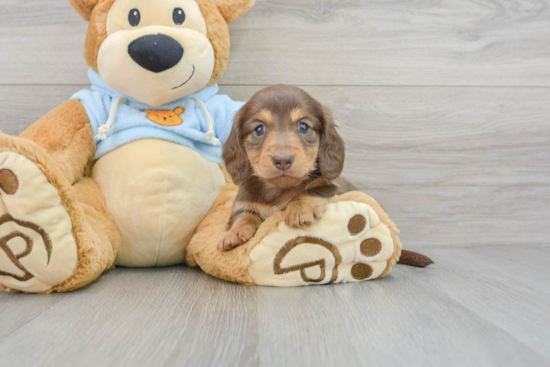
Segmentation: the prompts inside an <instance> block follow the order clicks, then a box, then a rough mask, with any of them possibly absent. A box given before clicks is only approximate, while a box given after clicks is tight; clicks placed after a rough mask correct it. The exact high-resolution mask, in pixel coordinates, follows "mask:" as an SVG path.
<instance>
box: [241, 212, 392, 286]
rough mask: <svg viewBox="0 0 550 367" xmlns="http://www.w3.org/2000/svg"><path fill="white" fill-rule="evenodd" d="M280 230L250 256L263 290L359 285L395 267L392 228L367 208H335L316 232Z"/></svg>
mask: <svg viewBox="0 0 550 367" xmlns="http://www.w3.org/2000/svg"><path fill="white" fill-rule="evenodd" d="M278 229H279V231H278V232H275V233H272V234H270V235H268V236H267V237H266V238H264V239H263V240H262V241H261V242H260V243H259V244H258V245H256V247H254V249H253V250H252V252H251V253H250V259H251V262H250V266H249V273H250V275H251V276H252V278H253V279H254V282H255V283H256V284H258V285H269V286H278V287H284V286H288V287H290V286H303V285H312V284H328V283H347V282H357V281H361V280H370V279H376V278H378V277H380V276H381V275H383V274H385V273H384V271H385V270H386V269H387V268H388V266H390V267H391V265H393V264H389V262H390V259H391V258H393V255H394V251H395V250H396V246H395V244H394V241H393V239H392V236H391V232H390V229H389V228H388V227H387V226H386V225H385V224H384V223H382V222H381V221H380V218H379V217H378V215H377V213H376V212H375V211H374V210H373V209H372V208H371V207H370V206H369V205H367V204H364V203H359V202H353V201H341V202H337V203H331V204H328V205H327V208H326V212H325V214H324V215H323V217H322V218H321V220H320V221H319V222H316V223H315V224H313V225H312V226H310V227H307V228H303V229H294V228H290V227H288V226H286V225H285V224H284V222H283V223H280V224H279V228H278ZM397 250H400V248H398V249H397Z"/></svg>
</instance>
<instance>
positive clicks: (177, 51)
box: [128, 34, 183, 73]
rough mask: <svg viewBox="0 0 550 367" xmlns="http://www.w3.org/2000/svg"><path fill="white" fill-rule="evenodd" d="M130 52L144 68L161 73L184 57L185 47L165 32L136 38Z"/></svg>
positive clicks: (129, 48) (129, 49)
mask: <svg viewBox="0 0 550 367" xmlns="http://www.w3.org/2000/svg"><path fill="white" fill-rule="evenodd" d="M128 54H129V55H130V57H131V58H132V59H133V60H134V61H135V62H136V63H137V64H138V65H139V66H141V67H142V68H144V69H146V70H149V71H152V72H153V73H161V72H163V71H166V70H168V69H170V68H173V67H174V66H176V65H177V64H178V63H179V62H180V61H181V59H182V58H183V47H182V46H181V45H180V43H179V42H178V41H176V40H175V39H173V38H172V37H169V36H166V35H164V34H154V35H153V34H151V35H148V36H143V37H140V38H138V39H136V40H134V41H133V42H132V43H130V45H129V46H128Z"/></svg>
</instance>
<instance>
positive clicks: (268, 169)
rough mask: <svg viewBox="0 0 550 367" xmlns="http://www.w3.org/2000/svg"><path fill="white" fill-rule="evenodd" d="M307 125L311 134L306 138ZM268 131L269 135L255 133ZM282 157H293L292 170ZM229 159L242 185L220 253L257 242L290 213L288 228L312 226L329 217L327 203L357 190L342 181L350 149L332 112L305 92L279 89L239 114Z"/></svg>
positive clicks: (254, 99) (266, 91)
mask: <svg viewBox="0 0 550 367" xmlns="http://www.w3.org/2000/svg"><path fill="white" fill-rule="evenodd" d="M300 123H305V124H307V126H309V128H310V131H309V132H307V133H305V134H303V133H300V131H299V129H298V126H299V124H300ZM258 126H265V134H264V135H262V136H257V135H256V134H255V133H254V131H255V129H257V128H258ZM277 157H291V159H292V161H293V163H292V166H291V167H290V168H288V169H286V170H281V169H280V168H277V167H276V163H275V162H276V160H277ZM223 158H224V160H225V163H226V165H227V169H228V172H229V173H230V174H231V176H232V177H233V180H234V181H235V182H236V183H238V184H240V189H239V193H238V195H237V199H236V201H235V205H234V207H233V214H232V216H231V218H230V220H229V225H228V227H229V230H228V232H227V234H226V236H225V237H224V239H223V240H222V241H221V242H220V249H222V250H230V249H232V248H235V247H237V246H239V245H242V244H243V243H245V242H247V241H248V240H249V239H250V238H252V237H253V235H254V232H255V230H251V228H254V229H257V228H258V227H259V225H260V224H261V223H262V221H264V220H265V219H266V218H268V217H270V216H271V215H273V214H274V213H276V212H277V211H280V210H285V209H286V213H285V223H286V224H287V225H288V226H291V227H294V228H300V227H303V226H308V225H310V224H312V223H313V222H315V221H317V220H318V219H319V218H321V216H322V215H323V213H324V211H325V206H326V203H327V200H326V198H329V197H331V196H334V195H336V194H341V193H344V192H346V191H349V190H351V189H353V186H351V184H349V182H347V181H345V180H344V179H342V178H340V177H339V176H340V173H341V172H342V169H343V167H344V159H345V145H344V141H343V140H342V138H341V137H340V135H339V134H338V132H337V131H336V124H335V123H334V120H333V118H332V115H331V114H330V111H329V110H328V109H327V108H325V107H323V106H322V105H321V104H320V103H319V102H317V101H316V100H314V99H313V98H312V97H311V96H310V95H309V94H307V93H306V92H304V91H303V90H301V89H299V88H295V87H291V86H286V85H277V86H274V87H270V88H267V89H264V90H262V91H260V92H258V93H257V94H256V95H255V96H253V97H252V99H251V100H250V101H249V102H248V103H247V104H246V105H245V106H244V107H243V108H242V109H241V111H239V113H238V114H237V116H236V118H235V121H234V125H233V130H232V132H231V134H230V137H229V139H228V141H227V142H226V144H225V146H224V151H223Z"/></svg>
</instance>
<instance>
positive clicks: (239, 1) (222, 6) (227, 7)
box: [216, 0, 256, 23]
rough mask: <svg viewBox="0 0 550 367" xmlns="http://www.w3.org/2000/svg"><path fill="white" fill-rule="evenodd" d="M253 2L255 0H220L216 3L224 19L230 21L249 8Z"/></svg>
mask: <svg viewBox="0 0 550 367" xmlns="http://www.w3.org/2000/svg"><path fill="white" fill-rule="evenodd" d="M255 2H256V0H221V1H217V4H216V5H217V6H218V9H219V11H220V13H221V15H222V16H223V18H224V19H225V21H226V22H227V23H231V22H233V21H234V20H235V19H238V18H240V17H241V16H242V15H244V13H246V12H247V11H248V10H250V8H252V6H254V3H255Z"/></svg>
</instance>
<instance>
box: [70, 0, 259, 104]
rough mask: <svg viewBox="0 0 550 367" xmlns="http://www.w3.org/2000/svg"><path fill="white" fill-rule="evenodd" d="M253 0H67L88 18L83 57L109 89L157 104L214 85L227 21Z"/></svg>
mask: <svg viewBox="0 0 550 367" xmlns="http://www.w3.org/2000/svg"><path fill="white" fill-rule="evenodd" d="M254 1H255V0H221V1H217V2H215V1H214V0H162V1H159V0H69V2H70V3H71V5H72V6H73V7H74V8H75V9H76V10H77V11H78V13H79V14H80V15H82V17H83V18H84V19H85V20H88V21H89V22H90V26H89V29H88V35H87V38H86V46H85V52H84V56H85V58H86V61H87V63H88V65H89V66H90V67H91V68H92V69H93V70H95V71H96V72H98V73H99V74H100V75H101V77H102V78H103V80H104V81H105V83H106V84H107V85H108V86H109V87H110V88H112V89H114V90H116V91H118V92H120V93H122V94H124V95H127V96H130V97H132V98H135V99H137V100H138V101H140V102H143V103H145V104H148V105H151V106H160V105H163V104H166V103H169V102H171V101H174V100H177V99H179V98H182V97H185V96H187V95H189V94H192V93H194V92H197V91H199V90H201V89H203V88H205V87H207V86H209V85H212V84H215V83H217V82H218V80H220V78H221V77H222V75H223V73H224V71H225V68H226V65H227V60H228V58H229V31H228V28H227V24H228V23H230V22H232V21H233V20H235V19H237V18H238V17H240V16H241V15H243V14H244V13H246V12H247V11H248V9H250V7H252V5H253V4H254Z"/></svg>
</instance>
